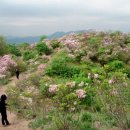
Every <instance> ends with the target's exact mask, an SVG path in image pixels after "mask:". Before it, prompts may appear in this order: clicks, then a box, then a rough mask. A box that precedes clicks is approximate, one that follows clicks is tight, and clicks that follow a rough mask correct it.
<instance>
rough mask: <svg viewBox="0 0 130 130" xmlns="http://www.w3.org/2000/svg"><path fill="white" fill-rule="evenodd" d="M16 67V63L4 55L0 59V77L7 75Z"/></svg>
mask: <svg viewBox="0 0 130 130" xmlns="http://www.w3.org/2000/svg"><path fill="white" fill-rule="evenodd" d="M15 66H16V63H15V62H14V61H13V60H12V59H11V56H10V55H4V56H1V57H0V75H4V74H7V72H8V71H11V69H13V68H14V67H15Z"/></svg>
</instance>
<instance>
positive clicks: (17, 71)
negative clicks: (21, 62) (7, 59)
mask: <svg viewBox="0 0 130 130" xmlns="http://www.w3.org/2000/svg"><path fill="white" fill-rule="evenodd" d="M15 73H16V77H17V79H19V73H20V72H19V69H18V68H17V69H16V71H15Z"/></svg>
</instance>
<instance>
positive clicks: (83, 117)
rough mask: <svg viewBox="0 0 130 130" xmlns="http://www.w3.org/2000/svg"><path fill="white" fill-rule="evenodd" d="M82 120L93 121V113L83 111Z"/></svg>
mask: <svg viewBox="0 0 130 130" xmlns="http://www.w3.org/2000/svg"><path fill="white" fill-rule="evenodd" d="M81 121H82V122H91V121H92V116H91V114H90V113H88V112H84V113H82V116H81Z"/></svg>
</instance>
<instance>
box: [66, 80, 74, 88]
mask: <svg viewBox="0 0 130 130" xmlns="http://www.w3.org/2000/svg"><path fill="white" fill-rule="evenodd" d="M67 85H69V86H70V87H71V88H73V87H74V86H75V85H76V82H75V81H73V82H70V83H67Z"/></svg>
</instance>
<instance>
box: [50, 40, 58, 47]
mask: <svg viewBox="0 0 130 130" xmlns="http://www.w3.org/2000/svg"><path fill="white" fill-rule="evenodd" d="M51 46H52V48H53V49H55V48H58V47H59V46H60V42H59V41H57V40H52V41H51Z"/></svg>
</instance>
